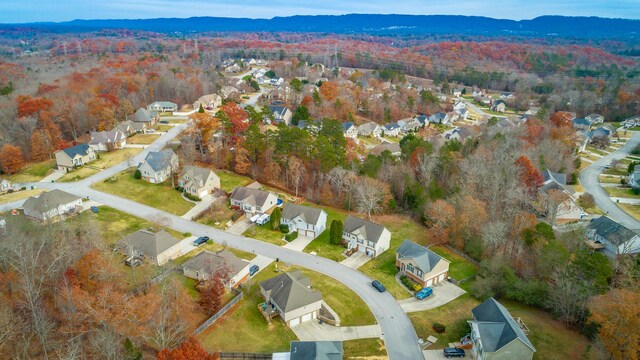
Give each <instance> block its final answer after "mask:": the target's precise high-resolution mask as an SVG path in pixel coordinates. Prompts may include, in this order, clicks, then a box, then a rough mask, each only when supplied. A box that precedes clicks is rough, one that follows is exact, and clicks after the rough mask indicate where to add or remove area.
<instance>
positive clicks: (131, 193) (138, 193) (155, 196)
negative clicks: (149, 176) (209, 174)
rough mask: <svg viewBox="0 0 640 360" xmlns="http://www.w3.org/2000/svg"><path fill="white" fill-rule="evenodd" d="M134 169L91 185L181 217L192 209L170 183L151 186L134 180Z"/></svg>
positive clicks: (142, 181) (190, 204)
mask: <svg viewBox="0 0 640 360" xmlns="http://www.w3.org/2000/svg"><path fill="white" fill-rule="evenodd" d="M134 172H135V169H129V170H126V171H123V172H121V173H118V174H116V175H114V176H113V177H111V178H109V179H106V180H105V181H100V182H97V183H95V184H94V185H93V187H94V188H96V189H97V190H100V191H104V192H108V193H110V194H114V195H117V196H121V197H124V198H127V199H131V200H133V201H137V202H140V203H143V204H145V205H149V206H151V207H154V208H157V209H160V210H164V211H167V212H170V213H172V214H175V215H183V214H184V213H186V212H187V211H189V209H191V208H192V207H193V204H192V203H190V202H188V201H186V200H184V199H183V198H182V196H181V195H180V193H179V192H178V191H176V190H175V189H174V188H172V187H171V184H170V181H166V182H165V183H163V184H151V183H149V182H146V181H144V180H142V179H135V178H134V177H133V174H134Z"/></svg>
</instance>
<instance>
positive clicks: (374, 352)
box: [342, 339, 388, 360]
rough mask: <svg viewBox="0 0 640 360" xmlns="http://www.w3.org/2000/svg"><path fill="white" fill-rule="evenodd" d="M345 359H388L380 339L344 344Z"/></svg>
mask: <svg viewBox="0 0 640 360" xmlns="http://www.w3.org/2000/svg"><path fill="white" fill-rule="evenodd" d="M342 350H343V351H344V354H343V355H344V359H369V360H373V359H387V358H388V357H387V350H386V349H385V347H384V342H382V340H380V339H358V340H349V341H344V342H343V343H342Z"/></svg>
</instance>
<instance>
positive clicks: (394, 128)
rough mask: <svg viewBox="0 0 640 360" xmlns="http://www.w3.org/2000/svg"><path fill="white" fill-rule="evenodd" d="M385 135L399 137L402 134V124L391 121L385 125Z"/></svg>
mask: <svg viewBox="0 0 640 360" xmlns="http://www.w3.org/2000/svg"><path fill="white" fill-rule="evenodd" d="M382 131H384V136H391V137H398V135H400V125H398V123H390V124H387V125H385V126H384V128H383V130H382Z"/></svg>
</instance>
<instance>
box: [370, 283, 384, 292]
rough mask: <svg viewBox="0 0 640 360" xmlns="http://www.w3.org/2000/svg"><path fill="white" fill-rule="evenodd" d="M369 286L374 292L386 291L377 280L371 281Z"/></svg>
mask: <svg viewBox="0 0 640 360" xmlns="http://www.w3.org/2000/svg"><path fill="white" fill-rule="evenodd" d="M371 286H373V287H374V288H376V290H378V291H380V292H385V291H387V289H385V288H384V285H382V284H381V283H380V281H378V280H373V281H372V282H371Z"/></svg>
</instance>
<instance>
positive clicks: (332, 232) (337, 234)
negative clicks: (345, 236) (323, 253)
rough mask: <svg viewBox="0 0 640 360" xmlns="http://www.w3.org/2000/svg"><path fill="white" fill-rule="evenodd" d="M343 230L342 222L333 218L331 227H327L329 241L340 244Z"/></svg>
mask: <svg viewBox="0 0 640 360" xmlns="http://www.w3.org/2000/svg"><path fill="white" fill-rule="evenodd" d="M343 231H344V224H343V223H342V221H340V220H333V221H332V222H331V227H330V228H329V242H331V243H332V244H334V245H340V244H341V243H342V233H343Z"/></svg>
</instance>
